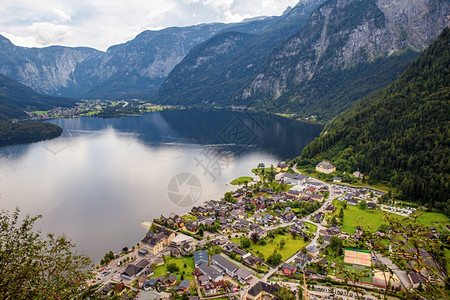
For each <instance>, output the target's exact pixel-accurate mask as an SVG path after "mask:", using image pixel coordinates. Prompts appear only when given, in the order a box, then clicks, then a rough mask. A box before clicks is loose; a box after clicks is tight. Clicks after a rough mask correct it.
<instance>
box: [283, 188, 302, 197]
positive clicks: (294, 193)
mask: <svg viewBox="0 0 450 300" xmlns="http://www.w3.org/2000/svg"><path fill="white" fill-rule="evenodd" d="M300 195H301V193H300V191H298V190H294V189H290V190H289V191H287V193H286V197H287V198H288V199H298V198H300Z"/></svg>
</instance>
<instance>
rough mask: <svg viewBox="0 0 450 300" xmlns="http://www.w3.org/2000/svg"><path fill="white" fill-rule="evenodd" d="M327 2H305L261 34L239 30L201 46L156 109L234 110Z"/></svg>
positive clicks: (171, 80)
mask: <svg viewBox="0 0 450 300" xmlns="http://www.w3.org/2000/svg"><path fill="white" fill-rule="evenodd" d="M321 2H323V1H322V0H306V1H300V2H299V3H298V4H297V5H296V6H295V7H294V8H288V9H287V10H286V11H285V12H284V14H283V15H282V16H280V17H278V18H272V19H271V20H272V23H270V24H268V26H266V28H264V29H263V30H261V31H260V32H244V31H242V30H240V31H238V30H237V29H238V28H239V26H235V27H232V28H229V29H228V30H227V31H225V32H222V33H220V34H217V35H215V36H214V37H212V38H210V39H209V40H207V41H205V42H204V43H202V44H200V45H198V46H197V47H195V48H194V49H192V51H191V52H189V54H188V55H187V56H186V57H185V58H184V59H183V60H182V61H181V62H180V63H179V64H178V65H177V66H176V67H175V68H174V69H173V71H172V72H171V73H170V74H169V76H168V78H167V80H166V81H165V82H164V84H163V85H162V86H161V88H160V89H159V91H158V93H157V94H156V95H155V96H154V97H149V98H148V99H149V101H151V102H156V103H168V104H183V105H199V104H201V105H203V104H217V105H221V106H223V105H230V104H236V103H233V101H234V99H235V98H236V96H237V95H238V94H239V92H241V91H242V89H243V88H244V87H245V86H247V85H248V84H249V83H250V82H251V81H252V79H253V78H254V76H255V75H256V72H257V71H258V70H259V69H260V68H261V66H262V65H263V63H264V62H265V60H266V59H267V57H268V56H269V55H270V53H271V52H272V51H273V50H274V49H275V48H276V47H277V46H279V45H280V44H281V43H282V42H283V41H284V40H285V39H287V38H288V37H289V36H291V35H292V34H294V33H295V32H297V31H298V30H299V29H300V28H302V27H303V26H304V25H305V23H306V21H307V20H308V18H309V16H310V14H311V12H312V11H313V10H314V9H315V8H317V7H318V6H319V5H320V3H321Z"/></svg>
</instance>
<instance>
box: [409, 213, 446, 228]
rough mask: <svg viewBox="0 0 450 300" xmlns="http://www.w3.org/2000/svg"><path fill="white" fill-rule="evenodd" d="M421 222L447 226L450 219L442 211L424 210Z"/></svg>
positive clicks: (426, 224)
mask: <svg viewBox="0 0 450 300" xmlns="http://www.w3.org/2000/svg"><path fill="white" fill-rule="evenodd" d="M417 221H419V222H420V223H422V224H423V225H425V226H435V227H441V226H447V225H449V224H450V219H449V218H448V217H447V216H446V215H444V214H441V213H438V212H424V213H423V214H422V215H421V216H420V217H419V218H418V219H417Z"/></svg>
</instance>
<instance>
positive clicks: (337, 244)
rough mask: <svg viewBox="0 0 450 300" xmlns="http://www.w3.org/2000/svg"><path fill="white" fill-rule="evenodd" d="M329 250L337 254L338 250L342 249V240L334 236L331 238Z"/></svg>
mask: <svg viewBox="0 0 450 300" xmlns="http://www.w3.org/2000/svg"><path fill="white" fill-rule="evenodd" d="M330 248H331V249H333V250H334V251H336V252H337V251H338V250H339V249H340V248H342V240H341V239H340V238H339V237H337V236H335V235H334V236H332V237H331V239H330Z"/></svg>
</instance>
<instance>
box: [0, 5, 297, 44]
mask: <svg viewBox="0 0 450 300" xmlns="http://www.w3.org/2000/svg"><path fill="white" fill-rule="evenodd" d="M2 2H3V3H2V5H1V6H0V34H1V35H3V36H5V37H7V38H8V39H10V40H11V41H12V42H13V43H14V44H16V45H19V46H27V47H43V46H48V45H65V46H88V47H94V48H97V49H99V50H106V49H107V48H108V47H109V46H111V45H114V44H118V43H123V42H125V41H127V40H130V39H132V38H134V37H135V36H136V35H137V34H139V33H140V32H142V31H144V30H146V29H154V30H156V29H161V28H165V27H170V26H186V25H194V24H200V23H209V22H226V23H228V22H239V21H242V20H243V19H245V18H250V17H256V16H271V15H280V14H282V13H283V11H284V10H285V9H286V8H287V7H288V6H294V5H295V4H296V3H297V2H298V0H6V1H2Z"/></svg>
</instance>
